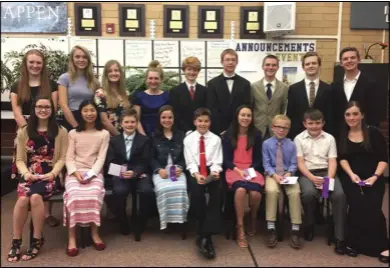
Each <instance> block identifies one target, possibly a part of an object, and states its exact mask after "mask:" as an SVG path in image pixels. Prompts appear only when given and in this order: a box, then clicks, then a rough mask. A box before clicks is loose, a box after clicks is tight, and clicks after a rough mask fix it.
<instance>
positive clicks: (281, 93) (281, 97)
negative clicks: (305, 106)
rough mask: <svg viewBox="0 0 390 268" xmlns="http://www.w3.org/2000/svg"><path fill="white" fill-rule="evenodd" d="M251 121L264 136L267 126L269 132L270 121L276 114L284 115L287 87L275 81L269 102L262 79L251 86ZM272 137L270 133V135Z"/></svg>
mask: <svg viewBox="0 0 390 268" xmlns="http://www.w3.org/2000/svg"><path fill="white" fill-rule="evenodd" d="M251 91H252V94H251V95H252V107H253V120H254V123H255V126H256V128H257V129H259V130H260V131H261V132H262V133H263V137H264V134H265V132H266V129H267V126H268V128H269V130H270V132H271V122H272V119H273V118H274V117H275V115H277V114H285V113H286V110H287V97H288V86H287V85H286V84H285V83H283V82H282V81H280V80H278V79H275V90H274V92H273V94H272V98H271V100H268V97H267V90H266V89H265V88H264V78H263V79H261V80H260V81H257V82H255V83H253V84H252V85H251ZM271 135H272V133H271Z"/></svg>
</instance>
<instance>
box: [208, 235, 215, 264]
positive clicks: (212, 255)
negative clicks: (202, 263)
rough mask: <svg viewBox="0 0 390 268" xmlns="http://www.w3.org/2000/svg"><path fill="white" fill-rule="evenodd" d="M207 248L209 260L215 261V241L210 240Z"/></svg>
mask: <svg viewBox="0 0 390 268" xmlns="http://www.w3.org/2000/svg"><path fill="white" fill-rule="evenodd" d="M206 248H207V252H208V258H209V259H214V258H215V248H214V244H213V240H211V237H209V238H208V241H207V244H206Z"/></svg>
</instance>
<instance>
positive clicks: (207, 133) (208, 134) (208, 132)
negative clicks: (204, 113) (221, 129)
mask: <svg viewBox="0 0 390 268" xmlns="http://www.w3.org/2000/svg"><path fill="white" fill-rule="evenodd" d="M210 134H211V132H210V130H208V131H207V132H206V133H205V134H204V135H203V137H204V138H205V139H207V138H208V137H210ZM195 135H196V137H197V138H198V139H199V138H200V136H202V135H201V134H200V133H199V131H197V130H196V131H195Z"/></svg>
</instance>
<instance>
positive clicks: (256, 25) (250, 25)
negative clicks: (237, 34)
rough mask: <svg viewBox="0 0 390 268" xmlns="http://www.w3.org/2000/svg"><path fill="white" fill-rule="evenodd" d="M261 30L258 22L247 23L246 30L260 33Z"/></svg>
mask: <svg viewBox="0 0 390 268" xmlns="http://www.w3.org/2000/svg"><path fill="white" fill-rule="evenodd" d="M259 28H260V23H258V22H247V23H246V29H247V31H253V30H255V31H258V30H259Z"/></svg>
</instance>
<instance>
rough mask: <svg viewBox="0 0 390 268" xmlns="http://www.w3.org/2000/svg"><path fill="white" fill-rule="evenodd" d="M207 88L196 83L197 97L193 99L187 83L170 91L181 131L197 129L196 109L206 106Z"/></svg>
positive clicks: (176, 120) (176, 119) (177, 123)
mask: <svg viewBox="0 0 390 268" xmlns="http://www.w3.org/2000/svg"><path fill="white" fill-rule="evenodd" d="M206 96H207V88H206V87H204V86H202V85H200V84H198V83H197V84H196V86H195V99H194V100H192V99H191V96H190V91H189V89H188V87H187V84H186V83H185V82H184V83H181V84H180V85H178V86H177V87H175V88H173V89H172V90H171V91H170V98H171V105H172V107H173V110H174V114H175V122H176V125H177V127H178V129H180V130H181V131H183V132H184V133H186V132H187V131H189V130H195V126H194V123H193V122H194V112H195V110H196V109H198V108H201V107H206Z"/></svg>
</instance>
